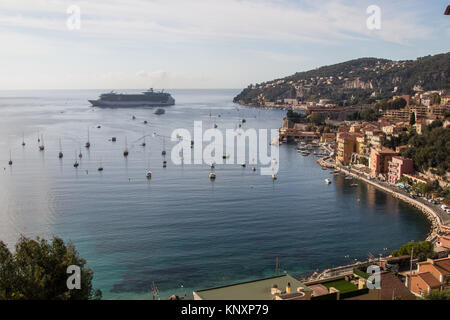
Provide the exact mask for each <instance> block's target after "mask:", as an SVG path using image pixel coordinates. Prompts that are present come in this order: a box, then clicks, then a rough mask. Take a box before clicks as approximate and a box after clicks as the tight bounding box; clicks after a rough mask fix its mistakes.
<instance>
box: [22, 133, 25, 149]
mask: <svg viewBox="0 0 450 320" xmlns="http://www.w3.org/2000/svg"><path fill="white" fill-rule="evenodd" d="M22 146H25V133H22Z"/></svg>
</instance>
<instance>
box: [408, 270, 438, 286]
mask: <svg viewBox="0 0 450 320" xmlns="http://www.w3.org/2000/svg"><path fill="white" fill-rule="evenodd" d="M417 276H419V277H421V278H422V279H423V281H425V282H426V283H427V284H428V285H429V286H430V288H439V287H440V286H441V283H440V282H439V281H438V279H436V278H435V277H434V276H433V274H432V273H431V272H421V273H418V274H417ZM413 277H414V276H413Z"/></svg>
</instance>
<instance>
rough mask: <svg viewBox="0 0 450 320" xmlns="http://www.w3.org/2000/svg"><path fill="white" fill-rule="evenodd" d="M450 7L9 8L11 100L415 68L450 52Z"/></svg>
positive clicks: (311, 0)
mask: <svg viewBox="0 0 450 320" xmlns="http://www.w3.org/2000/svg"><path fill="white" fill-rule="evenodd" d="M448 4H449V3H447V1H440V0H427V1H423V0H405V1H392V0H389V1H384V0H370V1H365V0H359V1H356V0H355V1H347V0H329V1H326V0H323V1H322V0H321V1H317V0H86V1H84V0H0V43H1V44H2V45H1V47H0V90H16V89H20V90H21V89H27V90H28V89H141V88H149V87H155V88H158V89H162V88H166V89H169V88H243V87H246V86H248V85H249V84H252V83H259V82H263V81H269V80H272V79H276V78H280V77H284V76H287V75H290V74H293V73H295V72H299V71H307V70H310V69H314V68H317V67H320V66H323V65H330V64H334V63H339V62H344V61H347V60H351V59H355V58H361V57H378V58H386V59H392V60H406V59H415V58H417V57H421V56H426V55H430V54H431V55H433V54H437V53H444V52H449V51H450V16H444V15H443V12H444V10H445V7H446V6H447V5H448ZM373 5H375V6H377V7H378V8H379V9H380V11H379V13H380V14H379V15H377V16H376V17H375V20H373V19H372V18H373V17H374V12H373V11H369V12H368V11H367V9H368V7H369V6H373ZM74 6H75V7H74ZM73 8H75V9H76V10H78V9H79V12H80V15H79V17H80V19H79V20H77V19H76V18H77V11H73V10H72V9H73ZM378 17H379V20H378V19H377V18H378ZM368 19H369V20H370V21H372V22H374V21H376V22H378V21H379V22H380V24H379V28H369V27H368V25H367V20H368ZM77 21H79V22H80V23H79V28H77V24H76V22H77ZM370 21H369V22H370ZM372 26H373V24H372Z"/></svg>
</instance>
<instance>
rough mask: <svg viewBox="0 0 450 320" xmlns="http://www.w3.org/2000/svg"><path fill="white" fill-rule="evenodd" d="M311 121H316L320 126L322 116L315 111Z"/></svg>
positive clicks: (310, 118)
mask: <svg viewBox="0 0 450 320" xmlns="http://www.w3.org/2000/svg"><path fill="white" fill-rule="evenodd" d="M309 121H311V123H314V124H315V125H316V126H318V125H319V124H321V123H322V116H321V115H320V113H318V112H313V113H311V115H310V117H309Z"/></svg>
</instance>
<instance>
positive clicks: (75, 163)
mask: <svg viewBox="0 0 450 320" xmlns="http://www.w3.org/2000/svg"><path fill="white" fill-rule="evenodd" d="M79 165H80V164H79V163H78V160H77V152H76V151H75V162H74V163H73V166H74V167H75V168H78V166H79Z"/></svg>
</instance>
